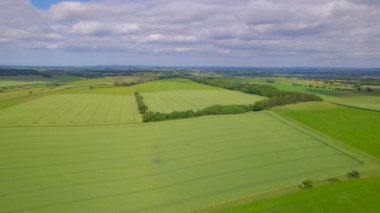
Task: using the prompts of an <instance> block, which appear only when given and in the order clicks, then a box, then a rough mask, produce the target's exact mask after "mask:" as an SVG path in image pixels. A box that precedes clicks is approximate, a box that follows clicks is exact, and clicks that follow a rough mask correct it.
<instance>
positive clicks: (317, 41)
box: [0, 0, 380, 57]
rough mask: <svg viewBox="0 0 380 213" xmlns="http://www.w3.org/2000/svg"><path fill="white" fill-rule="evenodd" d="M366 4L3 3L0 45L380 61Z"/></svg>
mask: <svg viewBox="0 0 380 213" xmlns="http://www.w3.org/2000/svg"><path fill="white" fill-rule="evenodd" d="M377 2H378V1H371V0H365V1H364V0H360V1H359V0H310V1H303V0H289V1H282V0H236V1H227V0H193V1H190V0H177V1H174V0H143V1H121V0H96V1H95V0H94V1H89V2H87V3H79V2H75V1H70V2H61V3H58V4H55V5H53V6H52V7H51V8H50V9H49V10H47V11H43V10H38V9H36V8H35V7H33V6H32V5H31V3H30V2H29V1H28V0H3V1H1V2H0V7H1V8H6V9H5V10H3V11H4V12H2V13H1V14H0V46H1V45H5V44H12V45H17V46H19V47H23V48H33V49H35V48H37V49H44V48H45V49H64V50H65V49H66V50H70V51H125V52H138V53H141V52H143V53H149V52H150V53H152V54H167V53H170V52H172V53H181V54H187V53H188V54H210V55H231V56H237V57H241V56H242V57H250V56H257V55H264V56H265V55H273V54H275V53H276V52H277V53H278V54H289V55H297V54H298V55H300V56H304V55H305V54H308V55H311V56H315V57H324V55H326V54H328V53H334V54H333V55H334V56H335V57H338V56H339V55H341V56H342V57H343V56H345V57H346V56H347V55H351V56H352V57H358V56H359V55H360V57H366V56H368V57H373V56H378V55H380V54H379V53H380V24H379V22H378V17H380V8H379V7H378V5H380V4H379V3H377Z"/></svg>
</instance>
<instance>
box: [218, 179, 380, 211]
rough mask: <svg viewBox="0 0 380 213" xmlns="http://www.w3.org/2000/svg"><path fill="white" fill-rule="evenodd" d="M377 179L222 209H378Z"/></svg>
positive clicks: (378, 185)
mask: <svg viewBox="0 0 380 213" xmlns="http://www.w3.org/2000/svg"><path fill="white" fill-rule="evenodd" d="M379 191H380V179H379V178H373V179H367V180H355V181H348V182H342V183H336V184H331V185H327V186H323V187H321V188H317V189H312V190H307V191H303V192H298V193H294V194H290V195H285V196H282V197H279V198H274V199H269V200H264V201H259V202H255V203H253V204H249V205H244V206H240V207H236V208H232V209H229V210H226V211H224V212H231V213H232V212H238V213H242V212H250V213H255V212H257V213H258V212H262V213H266V212H268V213H269V212H315V213H318V212H320V213H323V212H378V210H379V204H378V203H379V199H380V196H379Z"/></svg>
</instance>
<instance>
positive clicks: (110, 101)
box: [0, 94, 141, 126]
mask: <svg viewBox="0 0 380 213" xmlns="http://www.w3.org/2000/svg"><path fill="white" fill-rule="evenodd" d="M135 102H136V101H135V98H134V96H130V95H101V94H66V95H49V96H45V97H42V98H38V99H35V100H31V101H28V102H26V103H23V104H19V105H17V106H14V107H10V108H7V109H4V110H1V111H0V125H2V126H10V125H11V126H29V125H44V126H46V125H75V124H76V125H79V124H85V125H93V124H110V123H129V122H137V121H140V120H141V118H140V115H139V114H138V112H137V106H136V103H135Z"/></svg>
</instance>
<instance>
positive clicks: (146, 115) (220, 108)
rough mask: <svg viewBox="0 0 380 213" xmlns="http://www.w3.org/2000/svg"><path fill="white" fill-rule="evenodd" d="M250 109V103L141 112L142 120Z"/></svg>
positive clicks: (187, 116) (240, 111) (233, 112)
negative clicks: (164, 111) (169, 111)
mask: <svg viewBox="0 0 380 213" xmlns="http://www.w3.org/2000/svg"><path fill="white" fill-rule="evenodd" d="M249 111H252V106H250V105H213V106H210V107H206V108H205V109H201V110H197V111H195V112H194V111H193V110H187V111H174V112H171V113H160V112H146V113H144V114H143V121H144V122H152V121H163V120H173V119H181V118H192V117H199V116H205V115H224V114H241V113H245V112H249Z"/></svg>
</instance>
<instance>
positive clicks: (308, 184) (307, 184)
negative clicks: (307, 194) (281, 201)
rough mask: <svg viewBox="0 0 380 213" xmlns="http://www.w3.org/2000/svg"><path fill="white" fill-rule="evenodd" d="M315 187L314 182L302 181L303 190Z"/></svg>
mask: <svg viewBox="0 0 380 213" xmlns="http://www.w3.org/2000/svg"><path fill="white" fill-rule="evenodd" d="M313 187H314V182H313V181H312V180H305V181H302V188H304V189H309V188H313Z"/></svg>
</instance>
